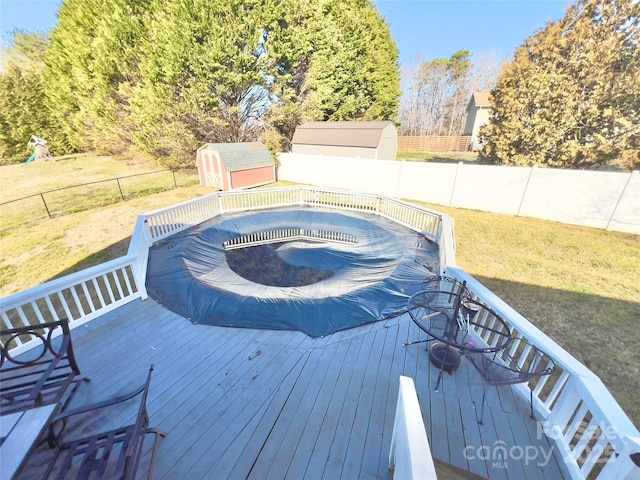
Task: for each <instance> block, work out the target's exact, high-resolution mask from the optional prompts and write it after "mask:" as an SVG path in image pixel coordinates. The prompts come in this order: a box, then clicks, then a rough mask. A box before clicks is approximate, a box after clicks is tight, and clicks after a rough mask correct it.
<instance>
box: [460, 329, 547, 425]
mask: <svg viewBox="0 0 640 480" xmlns="http://www.w3.org/2000/svg"><path fill="white" fill-rule="evenodd" d="M511 352H514V353H511ZM465 356H466V357H467V358H468V359H469V361H471V364H472V365H473V366H474V367H475V368H476V370H478V372H479V373H480V375H481V376H482V378H483V379H484V382H483V383H482V407H481V410H480V420H479V421H478V423H480V425H482V420H483V416H484V404H485V399H486V391H485V384H489V385H494V386H496V387H498V386H500V385H513V384H516V383H526V382H528V381H529V380H531V379H533V378H536V377H542V376H544V375H550V374H551V373H552V372H553V370H554V369H555V362H554V361H553V359H552V358H551V357H550V356H549V355H547V354H546V353H545V352H543V351H542V350H540V349H539V348H538V347H536V346H535V345H533V344H531V343H529V342H527V341H526V340H525V339H524V338H514V339H512V340H511V342H510V343H509V345H508V346H507V348H505V349H503V350H500V351H498V352H495V353H485V352H473V351H467V352H465ZM529 390H530V398H529V405H530V408H531V418H535V416H534V414H533V388H530V389H529Z"/></svg>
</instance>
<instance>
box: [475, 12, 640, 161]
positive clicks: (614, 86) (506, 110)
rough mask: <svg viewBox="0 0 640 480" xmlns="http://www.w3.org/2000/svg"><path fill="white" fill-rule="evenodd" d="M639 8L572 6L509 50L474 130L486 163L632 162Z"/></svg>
mask: <svg viewBox="0 0 640 480" xmlns="http://www.w3.org/2000/svg"><path fill="white" fill-rule="evenodd" d="M639 21H640V4H639V3H638V2H636V1H634V0H613V1H611V0H579V1H578V2H577V3H576V4H575V5H574V6H571V7H570V8H569V9H568V10H567V15H566V16H565V17H564V18H563V19H561V20H559V21H557V22H549V23H548V24H547V26H546V28H544V29H543V30H541V31H540V32H538V33H537V34H535V35H534V36H533V37H531V38H529V39H527V41H526V42H525V44H524V45H523V46H521V47H519V48H518V49H517V50H516V52H515V58H514V60H513V62H512V63H511V64H510V65H509V66H508V67H506V68H505V70H504V72H503V74H502V76H501V78H500V80H499V81H498V84H497V86H496V88H495V89H494V90H493V91H492V108H493V114H492V117H491V121H490V124H489V125H488V126H486V127H485V128H484V129H482V130H481V139H482V141H483V142H484V148H483V152H482V154H483V158H484V159H485V160H486V161H489V162H493V163H504V164H512V165H534V164H540V165H547V166H553V167H565V168H584V167H589V166H592V165H604V164H609V165H616V166H619V167H622V168H626V169H630V168H634V165H635V168H637V166H638V165H639V164H640V156H639V155H640V100H639V99H640V26H639Z"/></svg>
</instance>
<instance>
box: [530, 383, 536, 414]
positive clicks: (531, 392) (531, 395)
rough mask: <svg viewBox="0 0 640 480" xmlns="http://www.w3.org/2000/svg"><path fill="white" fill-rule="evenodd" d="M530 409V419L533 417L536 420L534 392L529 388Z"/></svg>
mask: <svg viewBox="0 0 640 480" xmlns="http://www.w3.org/2000/svg"><path fill="white" fill-rule="evenodd" d="M529 394H530V397H529V407H530V408H531V415H529V417H531V418H532V419H533V420H535V419H536V416H535V415H534V414H533V390H531V388H529Z"/></svg>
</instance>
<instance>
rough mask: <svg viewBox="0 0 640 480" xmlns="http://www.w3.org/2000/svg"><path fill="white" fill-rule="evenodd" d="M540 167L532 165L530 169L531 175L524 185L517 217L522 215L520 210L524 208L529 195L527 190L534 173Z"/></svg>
mask: <svg viewBox="0 0 640 480" xmlns="http://www.w3.org/2000/svg"><path fill="white" fill-rule="evenodd" d="M537 168H538V166H537V165H532V166H531V170H529V176H528V177H527V183H525V185H524V190H523V191H522V198H521V199H520V205H518V211H517V212H516V217H519V216H520V210H521V209H522V204H523V203H524V198H525V197H526V196H527V190H528V189H529V182H530V181H531V177H533V173H534V172H535V171H536V169H537Z"/></svg>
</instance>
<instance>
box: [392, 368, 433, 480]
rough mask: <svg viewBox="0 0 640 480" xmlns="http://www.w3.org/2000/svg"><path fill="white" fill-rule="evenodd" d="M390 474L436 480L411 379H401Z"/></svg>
mask: <svg viewBox="0 0 640 480" xmlns="http://www.w3.org/2000/svg"><path fill="white" fill-rule="evenodd" d="M389 470H391V471H392V472H393V476H394V478H398V479H401V480H413V479H415V480H429V479H434V480H435V479H436V468H435V465H434V463H433V458H432V456H431V448H430V447H429V440H428V439H427V432H426V430H425V428H424V421H423V420H422V413H421V412H420V403H419V402H418V395H417V394H416V388H415V385H414V383H413V379H412V378H410V377H404V376H402V375H401V376H400V387H399V389H398V403H397V404H396V416H395V420H394V423H393V433H392V435H391V448H390V450H389Z"/></svg>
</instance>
